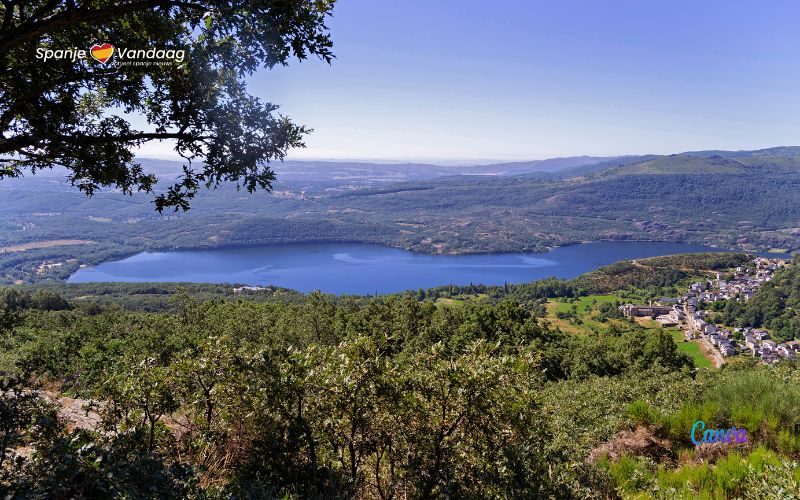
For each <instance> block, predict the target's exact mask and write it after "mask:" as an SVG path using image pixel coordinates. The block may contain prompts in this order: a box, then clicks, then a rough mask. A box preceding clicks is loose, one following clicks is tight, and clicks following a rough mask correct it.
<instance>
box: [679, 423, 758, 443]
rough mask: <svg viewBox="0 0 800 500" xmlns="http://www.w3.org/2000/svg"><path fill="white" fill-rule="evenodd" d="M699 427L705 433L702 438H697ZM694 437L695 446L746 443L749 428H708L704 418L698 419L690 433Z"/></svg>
mask: <svg viewBox="0 0 800 500" xmlns="http://www.w3.org/2000/svg"><path fill="white" fill-rule="evenodd" d="M698 427H699V429H700V432H702V433H703V438H702V439H697V438H696V435H697V430H698ZM689 436H691V438H692V443H694V444H695V446H700V445H701V444H704V443H746V442H747V441H748V439H747V430H745V429H737V428H736V427H731V428H730V429H719V430H717V429H706V423H705V422H703V421H702V420H698V421H696V422H695V423H694V425H693V426H692V431H691V433H690V434H689Z"/></svg>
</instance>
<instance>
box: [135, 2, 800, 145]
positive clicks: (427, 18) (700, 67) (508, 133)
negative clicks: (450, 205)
mask: <svg viewBox="0 0 800 500" xmlns="http://www.w3.org/2000/svg"><path fill="white" fill-rule="evenodd" d="M799 23H800V2H797V1H769V2H753V1H739V0H726V1H706V0H703V1H697V0H691V1H684V0H669V1H660V2H654V1H646V0H638V1H632V0H605V1H602V0H594V1H588V0H582V1H577V0H551V1H538V0H527V1H522V0H519V1H517V0H515V1H511V0H504V1H488V0H483V1H473V0H395V1H390V0H339V2H338V4H337V6H336V8H335V13H334V17H333V18H332V19H331V20H330V23H329V26H330V28H331V31H332V33H333V39H334V51H335V54H336V56H337V59H336V60H335V61H334V62H333V64H332V65H330V66H328V65H327V64H324V63H322V62H319V61H317V60H308V61H305V62H303V63H297V62H294V63H292V64H291V65H290V66H288V67H285V68H276V69H274V70H272V71H267V70H262V71H261V72H259V73H258V74H257V75H255V76H254V78H253V79H252V82H251V92H252V93H253V94H255V95H258V96H260V97H262V98H264V99H266V100H269V101H271V102H274V103H276V104H280V105H281V106H282V108H281V111H282V112H284V113H286V114H288V115H289V116H291V117H292V118H293V119H295V121H297V122H298V123H303V124H306V125H308V126H310V127H312V128H314V129H315V131H314V133H313V134H311V135H310V136H309V137H308V138H307V141H306V142H307V145H308V148H307V149H305V150H300V151H297V152H295V153H293V154H292V155H291V158H294V159H302V158H331V159H334V158H356V159H357V158H362V159H468V158H475V159H539V158H547V157H553V156H572V155H581V154H590V155H614V154H633V153H673V152H679V151H686V150H695V149H754V148H762V147H769V146H777V145H797V144H800V137H798V133H800V24H799ZM148 151H152V152H155V153H158V152H159V151H158V148H150V149H145V150H144V151H143V152H142V153H143V154H146V153H147V152H148Z"/></svg>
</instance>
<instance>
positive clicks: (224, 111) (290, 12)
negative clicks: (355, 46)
mask: <svg viewBox="0 0 800 500" xmlns="http://www.w3.org/2000/svg"><path fill="white" fill-rule="evenodd" d="M334 1H335V0H313V1H312V0H228V1H213V2H212V1H205V0H190V1H178V0H128V1H123V2H112V1H110V0H87V1H74V0H65V1H50V0H37V1H27V0H26V1H16V0H5V1H3V2H2V3H1V4H0V178H4V177H17V176H20V175H22V174H23V172H25V171H30V172H31V173H35V172H36V171H37V170H39V169H43V168H52V167H53V166H63V167H66V169H67V170H68V172H69V180H70V182H72V184H73V185H75V186H77V187H78V188H79V189H80V190H81V191H83V192H85V193H87V194H89V195H91V194H92V193H94V192H95V191H96V190H97V189H99V188H101V187H106V186H107V187H114V188H118V189H121V190H122V191H123V192H125V193H128V194H131V193H134V192H138V191H144V192H153V190H154V187H155V184H156V182H157V179H156V177H155V176H154V175H152V174H150V173H147V172H145V171H144V170H143V169H142V167H141V165H139V164H138V163H136V161H135V158H134V150H135V149H136V148H137V147H139V146H141V145H142V144H144V143H147V142H150V141H159V140H172V141H174V144H175V151H176V153H177V154H178V155H180V156H181V157H182V158H184V159H185V164H184V171H183V175H182V176H181V177H180V178H179V179H178V182H176V183H175V184H174V185H173V186H171V187H169V188H168V189H166V190H164V191H162V192H160V193H158V194H157V196H156V197H155V206H156V208H157V209H158V210H159V211H161V210H163V209H164V208H167V207H172V208H174V209H176V210H178V209H184V210H186V209H188V208H189V204H190V201H191V199H192V198H193V196H194V195H195V194H196V193H197V192H198V191H199V189H200V188H201V187H203V186H205V187H207V188H213V187H216V186H218V185H219V184H221V183H224V182H233V183H236V185H237V187H240V188H244V189H247V190H248V191H249V192H254V191H256V190H259V189H263V190H270V189H271V183H272V181H273V180H274V178H275V175H274V172H273V170H272V169H271V168H270V162H271V161H274V160H282V159H283V158H284V157H285V155H286V153H287V151H288V150H289V149H291V148H295V147H302V146H303V137H304V135H305V134H306V133H307V132H309V129H308V128H306V127H304V126H301V125H297V124H295V123H293V122H292V121H291V120H290V119H289V118H288V117H286V116H284V115H282V114H280V113H278V111H277V110H278V106H276V105H275V104H272V103H269V102H263V101H262V100H260V99H259V98H256V97H254V96H252V95H250V94H249V93H248V92H247V88H246V84H245V79H246V78H247V77H248V76H249V75H252V74H253V73H254V72H255V71H256V70H257V69H259V68H261V67H264V68H272V67H274V66H276V65H286V64H288V62H289V61H290V60H291V59H293V58H296V59H305V58H307V57H309V56H312V55H313V56H317V57H319V58H320V59H322V60H324V61H326V62H328V63H330V61H331V60H332V58H333V54H332V52H331V48H332V41H331V38H330V34H329V32H328V28H327V26H326V24H325V23H326V20H327V18H328V16H330V15H331V13H332V9H333V4H334ZM105 44H110V45H111V46H112V47H113V51H112V53H111V56H110V59H109V60H107V61H105V62H101V60H102V59H103V58H102V57H101V58H99V59H95V58H93V57H91V56H92V53H91V51H90V48H91V47H92V46H104V47H108V46H107V45H105ZM150 49H156V50H163V51H169V50H172V51H173V54H174V53H175V51H178V50H183V51H184V54H185V56H184V57H180V58H179V57H172V58H169V57H159V58H155V60H154V57H151V56H148V55H147V54H145V53H140V54H139V55H138V56H137V57H135V58H134V59H130V58H129V57H122V56H123V54H124V55H128V54H131V52H130V51H138V52H142V51H147V50H150ZM47 50H51V51H53V52H52V53H47V52H46V51H47ZM70 50H72V51H73V52H77V51H80V50H83V51H84V52H83V53H82V54H79V55H78V56H74V55H73V54H72V53H69V52H66V51H70ZM57 51H62V53H61V54H59V53H58V52H57ZM46 55H51V56H52V57H49V58H46ZM58 55H61V57H56V56H58ZM162 55H163V54H162ZM45 59H46V60H45ZM135 115H139V116H141V117H143V118H144V120H142V121H144V122H146V124H144V125H142V126H135V125H136V124H138V121H136V124H134V123H132V122H133V121H135V120H131V119H130V118H131V117H132V116H135Z"/></svg>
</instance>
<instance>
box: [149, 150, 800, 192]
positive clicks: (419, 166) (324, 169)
mask: <svg viewBox="0 0 800 500" xmlns="http://www.w3.org/2000/svg"><path fill="white" fill-rule="evenodd" d="M137 161H139V162H140V163H141V164H142V165H143V167H144V168H145V170H146V171H147V172H151V173H154V174H156V175H160V176H162V177H163V178H164V179H171V178H174V177H176V176H178V175H180V173H181V171H182V168H181V166H182V163H181V162H178V161H170V160H159V159H153V158H139V159H137ZM798 165H800V146H786V147H775V148H769V149H760V150H755V151H717V150H709V151H690V152H685V153H679V154H673V155H628V156H611V157H602V156H574V157H566V158H549V159H545V160H531V161H516V162H503V163H489V164H483V165H469V166H464V165H461V166H443V165H436V164H431V163H371V162H356V161H322V160H318V161H297V160H289V161H285V162H283V163H280V162H277V163H274V164H273V168H274V169H275V171H276V173H277V174H278V180H279V182H286V183H297V182H310V183H325V184H329V183H331V182H333V183H336V184H348V183H351V184H354V185H358V186H363V185H369V184H374V183H384V182H400V181H411V180H424V179H434V178H436V177H444V176H452V175H487V176H488V175H493V176H535V177H540V178H547V179H559V178H560V179H564V178H570V177H577V176H582V175H587V174H591V173H595V172H602V171H604V170H610V169H614V168H621V167H627V168H626V169H623V170H620V171H619V172H618V173H620V174H622V173H684V174H691V173H732V172H742V171H744V169H746V168H747V167H753V166H772V167H776V168H782V167H786V168H790V169H793V168H797V167H798Z"/></svg>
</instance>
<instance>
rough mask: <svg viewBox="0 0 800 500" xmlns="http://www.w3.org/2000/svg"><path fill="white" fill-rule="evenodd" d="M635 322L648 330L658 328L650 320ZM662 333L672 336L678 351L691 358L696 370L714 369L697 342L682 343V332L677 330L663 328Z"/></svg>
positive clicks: (643, 319) (655, 323) (656, 324)
mask: <svg viewBox="0 0 800 500" xmlns="http://www.w3.org/2000/svg"><path fill="white" fill-rule="evenodd" d="M637 322H638V323H639V324H640V325H642V326H643V327H645V328H647V329H648V330H649V329H653V330H655V329H657V328H659V325H658V323H657V322H656V321H653V320H652V319H646V318H638V319H637ZM664 331H666V332H667V333H669V334H670V335H672V340H674V341H675V343H676V344H677V345H678V350H679V351H681V352H685V353H686V354H688V355H689V356H691V357H692V360H693V361H694V364H695V366H697V367H698V368H714V363H712V362H711V360H710V359H708V358H707V357H706V356H705V355H704V354H703V351H702V350H701V349H700V344H698V343H697V342H684V340H683V332H682V331H681V330H680V329H679V328H665V329H664Z"/></svg>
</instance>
